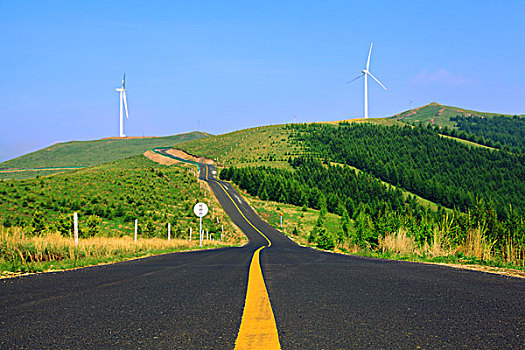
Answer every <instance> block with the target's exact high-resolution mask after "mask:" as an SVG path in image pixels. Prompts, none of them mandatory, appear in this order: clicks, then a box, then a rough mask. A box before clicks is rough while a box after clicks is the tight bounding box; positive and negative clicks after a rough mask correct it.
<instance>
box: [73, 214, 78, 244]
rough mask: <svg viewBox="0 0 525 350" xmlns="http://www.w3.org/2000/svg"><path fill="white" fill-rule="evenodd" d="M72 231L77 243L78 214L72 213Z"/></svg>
mask: <svg viewBox="0 0 525 350" xmlns="http://www.w3.org/2000/svg"><path fill="white" fill-rule="evenodd" d="M73 231H74V234H75V244H76V245H78V214H77V213H76V212H75V214H73Z"/></svg>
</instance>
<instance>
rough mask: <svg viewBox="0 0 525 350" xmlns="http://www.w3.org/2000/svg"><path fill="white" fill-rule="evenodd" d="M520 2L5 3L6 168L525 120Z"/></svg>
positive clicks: (0, 38) (1, 101)
mask: <svg viewBox="0 0 525 350" xmlns="http://www.w3.org/2000/svg"><path fill="white" fill-rule="evenodd" d="M524 13H525V1H505V0H499V1H497V0H492V1H490V0H486V1H483V0H476V1H468V0H462V1H424V0H421V1H315V2H314V1H312V2H309V1H208V2H205V1H83V2H80V1H24V0H17V1H6V0H0V45H1V47H2V54H1V55H0V107H1V108H0V118H1V124H0V125H1V135H2V137H1V138H0V161H4V160H7V159H11V158H14V157H16V156H19V155H22V154H25V153H28V152H30V151H34V150H36V149H40V148H42V147H45V146H48V145H50V144H52V143H54V142H57V141H69V140H90V139H99V138H103V137H109V136H118V93H117V92H116V91H115V88H116V87H118V86H119V85H120V81H121V79H122V74H123V73H124V72H125V73H126V76H127V82H126V87H127V96H128V104H129V111H130V119H129V120H126V124H125V133H126V134H127V135H128V136H143V135H146V136H152V135H171V134H178V133H182V132H188V131H194V130H202V131H206V132H210V133H213V134H221V133H225V132H230V131H234V130H237V129H241V128H247V127H252V126H257V125H267V124H276V123H287V122H291V121H293V115H294V113H295V114H296V115H297V121H298V122H306V121H308V122H310V121H322V120H339V119H348V118H356V117H360V116H362V115H363V82H362V80H361V81H355V82H353V83H352V84H348V85H347V84H346V82H347V81H349V80H351V79H353V78H354V77H356V76H357V75H358V74H359V73H360V70H361V69H362V68H363V66H364V64H365V61H366V56H367V53H368V47H369V45H370V42H374V49H373V52H372V60H371V71H372V73H374V75H375V76H376V77H378V78H379V79H380V80H381V81H382V82H383V83H384V84H385V85H386V86H387V87H388V91H386V92H385V91H383V90H382V88H381V87H379V86H378V85H377V84H375V83H374V82H371V83H370V85H369V99H370V110H369V113H370V116H371V117H386V116H391V115H394V114H397V113H399V112H401V111H404V110H407V109H409V107H410V100H411V99H412V100H413V103H414V107H416V106H421V105H424V104H428V103H430V102H433V101H436V102H439V103H441V104H446V105H452V106H458V107H464V108H468V109H474V110H480V111H487V112H496V113H507V114H523V113H525V83H524V81H525V68H524V62H525V39H524V38H525V27H524V26H523V14H524Z"/></svg>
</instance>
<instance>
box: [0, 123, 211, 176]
mask: <svg viewBox="0 0 525 350" xmlns="http://www.w3.org/2000/svg"><path fill="white" fill-rule="evenodd" d="M208 136H209V135H208V134H205V133H202V132H190V133H186V134H180V135H173V136H166V137H147V138H124V139H120V138H110V139H102V140H93V141H70V142H63V143H57V144H54V145H51V146H49V147H46V148H44V149H41V150H39V151H36V152H32V153H29V154H26V155H23V156H21V157H18V158H15V159H11V160H8V161H5V162H3V163H0V168H2V169H4V168H27V169H34V168H43V167H70V166H92V165H99V164H102V163H107V162H111V161H115V160H119V159H123V158H127V157H131V156H134V155H138V154H142V153H143V152H144V151H147V150H149V149H152V148H154V147H163V146H173V145H176V144H178V143H180V142H185V141H189V140H196V139H200V138H206V137H208ZM47 174H49V172H47V173H43V172H20V173H19V172H12V173H1V174H0V176H1V178H4V179H6V178H13V179H17V178H27V177H36V176H37V175H40V176H42V175H47Z"/></svg>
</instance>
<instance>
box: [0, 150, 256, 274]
mask: <svg viewBox="0 0 525 350" xmlns="http://www.w3.org/2000/svg"><path fill="white" fill-rule="evenodd" d="M0 197H1V199H2V200H1V201H0V227H2V228H3V230H4V231H3V232H5V234H4V237H3V238H2V242H0V249H1V254H2V259H0V260H1V261H0V265H1V266H4V267H3V268H2V269H7V270H11V271H14V272H16V271H19V272H31V271H42V270H46V269H51V268H53V269H54V268H60V269H62V268H69V267H78V266H86V265H91V264H97V263H99V262H110V261H119V259H124V258H129V257H136V256H145V255H148V254H149V255H153V254H157V253H159V252H169V251H178V250H181V249H195V247H193V246H192V245H191V244H190V245H181V244H179V243H178V242H184V241H186V240H188V238H189V230H190V228H191V229H192V233H193V239H194V240H196V239H197V237H198V230H199V220H198V218H197V217H196V216H195V215H194V213H193V206H194V204H195V203H197V202H200V201H203V202H206V203H207V204H208V205H209V208H210V214H208V215H207V216H206V217H204V218H203V230H205V231H208V232H209V233H210V237H214V238H215V240H218V239H219V237H220V235H221V233H222V232H224V235H223V241H222V242H221V244H225V245H241V244H244V243H245V242H246V237H245V236H244V235H243V234H242V231H240V230H239V228H238V227H237V226H236V225H235V224H233V222H232V221H231V220H230V218H229V217H228V216H227V215H226V213H225V212H224V210H223V209H222V207H221V206H220V204H219V203H218V201H217V199H216V198H215V196H214V195H213V193H212V192H211V191H210V189H209V188H208V187H207V184H206V183H205V182H203V181H198V180H197V172H196V168H195V167H192V166H188V165H186V164H183V163H177V164H173V165H161V164H158V163H156V162H154V161H151V160H150V159H148V158H146V157H144V156H143V155H139V156H134V157H131V158H127V159H123V160H118V161H114V162H111V163H106V164H102V165H99V166H95V167H88V168H83V169H79V170H73V171H69V172H66V173H60V174H56V175H53V176H48V177H44V178H39V179H26V180H9V181H0ZM74 212H77V213H78V218H79V236H80V237H81V242H83V243H82V245H80V246H81V247H82V246H84V245H87V246H89V245H90V244H91V245H93V248H89V249H88V248H86V249H87V250H83V251H78V252H77V251H76V250H74V249H73V250H71V249H69V248H67V249H66V248H60V247H61V246H65V247H67V246H68V245H69V244H70V242H71V241H72V231H73V213H74ZM135 219H138V223H139V224H138V237H139V242H140V244H138V245H137V244H135V243H133V244H131V245H130V244H128V242H132V237H133V235H134V222H135ZM168 223H170V224H171V238H172V242H171V243H170V244H167V224H168ZM11 229H13V230H15V231H9V230H11ZM223 229H224V231H222V230H223ZM16 230H18V231H16ZM9 232H14V233H9ZM57 232H58V233H57ZM7 238H9V239H10V241H8V240H7ZM17 240H19V242H18V243H17V242H16V241H17ZM55 241H56V242H57V243H56V244H58V246H55V245H53V244H54V243H52V242H55ZM68 242H69V243H68ZM159 242H161V243H159ZM105 245H107V246H108V248H107V249H106V248H104V246H105ZM37 246H38V247H40V248H38V249H36V248H35V247H37ZM122 246H123V247H124V248H122ZM57 247H58V248H57ZM110 247H114V248H111V249H110ZM137 247H139V248H140V249H139V248H137ZM35 249H36V250H35ZM57 249H58V250H57ZM92 251H93V252H92ZM60 252H62V253H60ZM64 252H65V253H64ZM35 254H36V255H35ZM46 254H47V255H46ZM71 254H73V255H71ZM77 254H80V256H81V257H82V259H80V258H78V257H77ZM41 255H45V256H47V258H45V259H44V261H40V260H41V259H40V258H36V260H35V256H37V257H39V256H41ZM18 256H20V259H18V258H17V257H18ZM64 256H70V258H64ZM6 257H9V258H6ZM53 257H56V258H53ZM6 259H7V260H6ZM17 259H18V260H17ZM84 260H85V261H84Z"/></svg>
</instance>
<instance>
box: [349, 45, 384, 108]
mask: <svg viewBox="0 0 525 350" xmlns="http://www.w3.org/2000/svg"><path fill="white" fill-rule="evenodd" d="M372 44H373V43H370V51H368V60H367V61H366V68H365V69H362V70H361V72H362V74H361V75H360V76H358V77H357V78H355V79H352V80H350V81H349V82H348V83H347V84H349V83H351V82H353V81H354V80H357V79H359V78H361V77H362V76H363V75H364V76H365V118H368V76H369V75H370V76H371V77H372V78H374V80H375V81H377V83H378V84H379V85H381V87H382V88H383V89H385V90H386V87H385V86H384V85H383V84H381V82H380V81H379V80H377V78H376V77H374V75H373V74H372V73H370V71H369V69H370V55H371V54H372Z"/></svg>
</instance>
